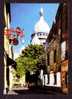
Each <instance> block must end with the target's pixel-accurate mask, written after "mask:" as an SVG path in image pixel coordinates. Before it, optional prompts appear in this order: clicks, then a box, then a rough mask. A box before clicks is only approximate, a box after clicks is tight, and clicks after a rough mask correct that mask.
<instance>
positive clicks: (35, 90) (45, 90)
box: [14, 86, 63, 95]
mask: <svg viewBox="0 0 72 99" xmlns="http://www.w3.org/2000/svg"><path fill="white" fill-rule="evenodd" d="M14 91H15V92H16V93H18V94H50V95H52V94H53V95H56V94H61V95H63V93H62V91H61V89H60V88H56V87H35V86H33V87H30V88H29V89H27V90H24V89H22V90H14Z"/></svg>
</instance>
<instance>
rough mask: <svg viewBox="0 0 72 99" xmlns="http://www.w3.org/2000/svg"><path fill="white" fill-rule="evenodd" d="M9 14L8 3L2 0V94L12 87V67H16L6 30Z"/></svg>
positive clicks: (8, 27) (9, 20)
mask: <svg viewBox="0 0 72 99" xmlns="http://www.w3.org/2000/svg"><path fill="white" fill-rule="evenodd" d="M10 22H11V14H10V3H9V2H8V1H6V0H4V26H5V27H4V94H6V93H7V90H10V89H11V88H12V84H13V83H12V82H13V75H12V67H13V68H15V67H16V62H15V61H14V60H13V48H12V46H11V44H10V41H9V37H8V35H6V34H8V31H6V30H7V29H10Z"/></svg>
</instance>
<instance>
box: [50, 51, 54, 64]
mask: <svg viewBox="0 0 72 99" xmlns="http://www.w3.org/2000/svg"><path fill="white" fill-rule="evenodd" d="M53 63H54V51H53V50H52V51H51V52H50V65H52V64H53Z"/></svg>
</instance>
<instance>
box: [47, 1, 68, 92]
mask: <svg viewBox="0 0 72 99" xmlns="http://www.w3.org/2000/svg"><path fill="white" fill-rule="evenodd" d="M67 25H68V8H67V4H66V3H62V4H60V5H59V8H58V11H57V14H56V17H55V22H53V25H52V28H51V30H50V32H49V35H48V37H47V40H46V42H47V44H48V45H47V46H46V47H47V49H46V50H47V64H48V70H47V71H48V73H50V72H51V71H52V72H53V73H54V85H56V84H58V85H59V84H60V87H61V88H62V91H63V92H65V93H67V92H68V26H67ZM57 73H59V74H57ZM57 75H58V76H57Z"/></svg>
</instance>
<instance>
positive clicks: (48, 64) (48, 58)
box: [47, 53, 49, 65]
mask: <svg viewBox="0 0 72 99" xmlns="http://www.w3.org/2000/svg"><path fill="white" fill-rule="evenodd" d="M47 59H48V65H49V53H48V54H47Z"/></svg>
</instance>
